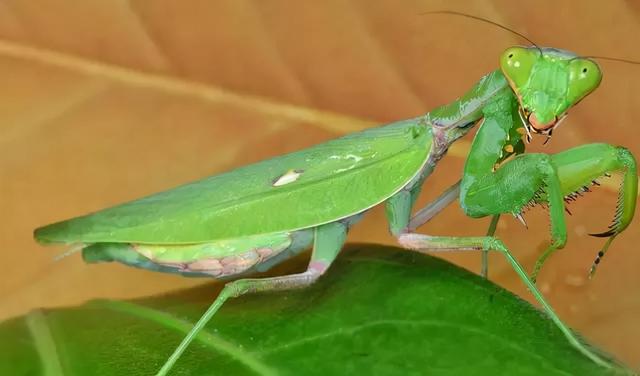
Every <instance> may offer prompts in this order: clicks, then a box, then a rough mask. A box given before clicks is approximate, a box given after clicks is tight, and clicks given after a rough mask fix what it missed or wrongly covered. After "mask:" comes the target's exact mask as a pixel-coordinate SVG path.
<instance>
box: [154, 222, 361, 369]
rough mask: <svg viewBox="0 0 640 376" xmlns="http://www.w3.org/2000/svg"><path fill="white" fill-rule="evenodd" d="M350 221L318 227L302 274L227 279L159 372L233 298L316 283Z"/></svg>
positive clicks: (336, 248)
mask: <svg viewBox="0 0 640 376" xmlns="http://www.w3.org/2000/svg"><path fill="white" fill-rule="evenodd" d="M348 227H349V225H348V224H347V223H343V222H332V223H327V224H325V225H322V226H319V227H317V228H316V229H315V231H314V242H313V252H312V254H311V260H310V261H309V266H308V267H307V270H305V271H304V272H302V273H298V274H291V275H285V276H278V277H271V278H260V279H257V278H247V279H239V280H235V281H232V282H229V283H227V284H226V285H225V286H224V288H223V289H222V291H221V292H220V294H219V295H218V297H217V298H216V299H215V300H214V302H213V303H212V304H211V305H210V306H209V308H208V309H207V311H206V312H205V313H204V314H203V315H202V317H200V319H199V320H198V322H197V323H196V324H195V325H194V326H193V328H192V329H191V331H190V332H189V333H188V334H187V335H186V336H185V337H184V339H183V340H182V342H181V343H180V345H179V346H178V347H177V348H176V349H175V350H174V352H173V353H172V354H171V356H170V357H169V359H168V360H167V361H166V363H165V364H164V365H163V366H162V369H160V371H158V373H157V374H156V375H157V376H161V375H166V374H167V373H168V372H169V370H170V369H171V368H172V367H173V365H174V364H175V362H176V361H177V360H178V359H179V358H180V356H181V355H182V353H183V352H184V351H185V350H186V349H187V347H188V346H189V344H190V343H191V341H193V339H194V338H195V337H196V336H197V335H198V333H199V332H200V331H201V330H202V329H203V328H204V326H205V325H206V324H207V323H208V322H209V320H211V318H212V317H213V316H214V315H215V314H216V312H218V310H219V309H220V307H222V305H223V304H224V303H225V302H226V301H227V300H228V299H229V298H237V297H239V296H241V295H244V294H247V293H252V292H263V291H278V290H291V289H297V288H303V287H306V286H309V285H311V284H312V283H314V282H315V281H316V280H317V279H318V278H320V276H321V275H322V274H324V272H325V271H327V269H328V268H329V266H330V265H331V263H333V261H334V260H335V258H336V256H337V255H338V253H339V252H340V249H341V248H342V246H343V245H344V241H345V239H346V236H347V230H348Z"/></svg>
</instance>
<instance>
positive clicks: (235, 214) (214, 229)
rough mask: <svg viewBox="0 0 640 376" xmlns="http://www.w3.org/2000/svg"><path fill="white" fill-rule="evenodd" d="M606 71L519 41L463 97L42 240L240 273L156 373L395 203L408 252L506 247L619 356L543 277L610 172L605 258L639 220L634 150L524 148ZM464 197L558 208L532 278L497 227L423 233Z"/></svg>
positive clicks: (198, 270)
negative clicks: (271, 272)
mask: <svg viewBox="0 0 640 376" xmlns="http://www.w3.org/2000/svg"><path fill="white" fill-rule="evenodd" d="M601 78H602V73H601V71H600V68H599V67H598V65H597V64H596V63H595V62H594V61H592V60H590V59H587V58H581V57H579V56H577V55H575V54H573V53H571V52H568V51H563V50H558V49H553V48H539V47H537V46H534V47H511V48H508V49H507V50H505V51H504V52H503V54H502V55H501V56H500V68H499V69H498V70H496V71H494V72H491V73H489V74H487V75H486V76H484V77H482V78H481V79H480V80H479V81H478V83H477V84H475V85H474V86H473V87H472V88H471V89H470V90H469V91H468V92H467V93H466V94H464V95H463V96H462V97H460V98H459V99H457V100H455V101H453V102H452V103H450V104H448V105H445V106H441V107H438V108H436V109H434V110H433V111H431V112H429V113H427V114H425V115H423V116H419V117H416V118H413V119H408V120H403V121H398V122H395V123H392V124H389V125H385V126H382V127H378V128H372V129H368V130H365V131H362V132H358V133H354V134H350V135H347V136H344V137H342V138H339V139H336V140H332V141H329V142H326V143H323V144H319V145H316V146H314V147H311V148H308V149H305V150H301V151H298V152H295V153H291V154H287V155H283V156H279V157H275V158H273V159H269V160H266V161H263V162H259V163H256V164H252V165H249V166H246V167H242V168H239V169H236V170H233V171H230V172H227V173H224V174H220V175H216V176H213V177H209V178H206V179H203V180H200V181H197V182H194V183H191V184H187V185H184V186H181V187H178V188H175V189H173V190H169V191H165V192H161V193H158V194H155V195H152V196H148V197H145V198H142V199H139V200H136V201H132V202H129V203H125V204H122V205H119V206H115V207H113V208H108V209H104V210H102V211H99V212H96V213H93V214H89V215H86V216H83V217H78V218H74V219H70V220H67V221H63V222H58V223H55V224H52V225H49V226H45V227H41V228H39V229H37V230H36V231H35V238H36V239H37V240H38V241H39V242H41V243H44V244H51V243H64V244H80V245H81V247H82V253H83V257H84V259H85V260H86V261H88V262H101V261H118V262H121V263H124V264H127V265H131V266H135V267H141V268H146V269H150V270H156V271H161V272H173V273H181V274H187V275H200V276H206V277H212V278H216V279H234V280H233V281H231V282H228V283H227V284H226V285H225V287H224V289H223V290H222V292H221V293H220V294H219V296H218V297H217V298H216V299H215V301H214V302H213V303H212V305H211V306H210V307H209V309H208V310H207V311H206V312H205V313H204V314H203V316H202V317H201V318H200V320H199V321H198V322H197V323H196V325H195V326H194V327H193V329H192V330H191V331H190V332H189V333H188V334H187V336H186V337H185V338H184V340H183V341H182V343H181V344H180V345H179V346H178V347H177V348H176V349H175V351H174V352H173V354H172V355H171V356H170V357H169V358H168V360H167V361H166V363H165V364H164V365H163V367H162V368H161V369H160V371H159V372H158V375H166V374H168V373H169V372H170V370H171V368H172V367H173V366H174V364H175V363H176V361H177V360H178V359H179V358H180V356H181V354H182V353H183V352H184V351H185V350H186V349H187V347H188V345H189V344H190V342H191V341H192V340H193V339H194V338H195V336H197V334H198V333H199V332H200V331H201V330H202V328H203V327H204V326H205V325H206V324H207V323H208V322H209V321H210V320H211V318H212V317H213V316H214V315H215V313H216V312H217V311H218V310H219V309H220V307H221V306H222V305H223V304H224V302H225V301H226V300H228V299H229V298H232V297H238V296H241V295H244V294H247V293H252V292H259V291H275V290H287V289H293V288H302V287H305V286H308V285H310V284H312V283H313V282H315V281H316V280H317V279H318V278H320V277H321V276H322V275H323V274H324V273H325V272H326V271H327V270H328V269H329V267H330V266H331V263H332V262H333V261H334V259H335V258H336V256H337V255H338V253H339V251H340V249H341V248H342V246H343V244H344V242H345V240H346V237H347V233H348V231H349V229H350V228H351V227H352V226H353V225H355V224H356V223H357V222H358V220H360V219H361V217H362V216H363V215H364V214H366V212H367V211H368V210H369V209H371V208H372V207H374V206H376V205H379V204H384V205H385V208H386V214H387V218H388V222H389V230H390V232H391V233H392V234H393V235H394V236H395V237H396V238H397V239H398V242H399V243H400V244H401V245H402V246H403V247H405V248H407V249H410V250H414V251H417V252H433V251H449V250H461V251H476V252H483V253H484V254H486V252H487V251H495V252H498V253H500V254H502V255H503V256H504V257H505V258H506V259H507V260H508V261H509V263H510V264H511V266H512V267H513V268H514V270H515V271H516V273H517V274H518V275H519V276H520V278H521V279H522V281H523V282H524V283H525V285H526V286H527V287H528V288H529V290H530V291H531V292H532V294H533V295H534V297H535V298H536V299H537V300H538V302H539V303H540V304H541V306H542V308H543V309H544V311H545V312H546V313H547V315H548V316H549V317H550V318H551V319H552V320H553V321H554V322H555V323H556V324H557V326H558V328H559V329H560V330H561V331H562V332H563V333H564V334H565V336H566V337H567V339H568V340H569V341H570V342H571V343H572V344H573V345H574V347H575V348H576V349H577V350H578V351H580V352H582V353H583V354H584V355H585V356H587V357H589V358H590V359H592V360H593V361H594V362H596V363H597V364H600V365H602V366H603V367H609V366H610V365H609V363H608V362H607V361H606V360H604V359H602V358H601V357H600V356H599V355H597V354H596V353H594V352H593V351H592V350H590V349H589V348H588V347H587V346H585V345H584V344H583V343H582V342H581V341H580V340H579V339H578V338H577V337H576V335H575V334H574V333H573V332H572V331H571V330H570V329H569V328H568V327H567V326H566V325H565V324H564V323H563V322H562V321H561V320H560V318H559V317H558V315H557V314H556V313H555V312H554V310H553V309H552V307H551V306H550V305H549V304H548V303H547V302H546V300H545V298H544V297H543V295H542V294H541V293H540V291H539V290H538V288H537V287H536V285H535V276H536V274H537V272H538V271H539V270H540V268H541V267H542V266H543V265H544V262H545V261H546V260H547V258H548V257H549V256H550V255H552V254H553V253H554V252H555V251H557V250H558V249H561V248H562V247H564V245H565V243H566V241H567V230H566V224H565V213H564V210H565V208H564V200H565V199H567V198H569V197H573V195H574V194H575V192H579V191H580V190H582V189H583V187H585V186H587V185H590V184H592V182H593V181H594V180H595V179H597V178H599V177H601V176H603V175H606V174H608V173H610V172H614V171H620V172H622V173H623V182H622V185H621V187H620V190H619V200H618V208H617V210H616V214H615V217H614V220H613V222H612V225H611V226H610V228H609V230H607V231H605V232H603V233H601V234H596V236H601V237H607V238H608V239H607V241H606V243H605V245H604V247H603V249H602V251H601V254H600V255H599V257H601V256H602V255H604V252H606V250H607V249H608V248H609V246H610V244H611V242H612V241H613V239H614V238H615V237H617V236H618V235H619V234H620V233H622V232H623V231H624V230H625V229H626V228H627V226H628V225H629V223H630V222H631V221H632V218H633V215H634V211H635V205H636V197H637V183H638V179H637V166H636V161H635V158H634V157H633V155H632V154H631V153H630V152H629V151H628V150H627V149H625V148H623V147H616V146H612V145H608V144H603V143H597V144H588V145H583V146H579V147H575V148H572V149H569V150H566V151H564V152H561V153H558V154H554V155H547V154H541V153H535V154H533V153H530V154H526V153H524V151H525V147H526V143H527V142H529V141H530V140H531V139H532V138H533V137H539V136H541V137H550V136H551V135H552V133H553V132H554V130H556V129H557V127H558V126H559V125H560V123H561V122H562V121H563V120H564V119H565V118H566V113H567V110H568V109H569V108H571V107H572V106H574V105H576V104H577V103H578V102H579V101H580V100H581V99H583V98H584V97H585V96H587V95H588V94H589V93H591V92H592V91H593V90H595V89H596V88H597V87H598V85H599V83H600V81H601ZM475 128H477V133H476V135H475V138H474V140H473V142H472V146H471V150H470V152H469V155H468V158H467V161H466V164H465V167H464V173H463V176H462V179H461V180H460V182H459V183H457V184H455V185H454V186H452V187H451V188H450V189H448V190H447V191H445V192H444V193H443V194H442V195H441V196H439V197H438V198H437V199H436V200H435V201H434V202H433V203H431V204H429V205H428V206H427V207H426V208H424V209H422V210H420V211H418V212H417V214H416V215H415V216H413V217H412V212H413V206H414V204H415V201H416V199H417V197H418V195H419V193H420V190H421V188H422V186H423V183H424V182H425V180H426V178H427V177H428V176H430V174H431V173H432V172H433V171H434V169H435V167H436V165H437V162H438V161H439V160H440V159H441V158H443V157H444V156H445V154H446V152H447V149H448V148H449V146H450V145H451V144H453V143H454V142H455V141H456V140H458V139H459V138H460V137H462V136H464V135H465V134H467V133H468V132H469V131H471V130H472V129H475ZM456 198H459V201H460V205H461V207H462V209H463V210H464V212H465V214H467V215H468V216H470V217H473V218H480V217H485V216H492V217H493V219H494V221H496V220H497V218H498V216H499V215H501V214H512V215H514V216H515V217H516V218H518V219H519V220H520V221H524V219H523V217H522V214H521V213H522V210H523V209H524V208H526V207H528V206H531V205H544V206H547V207H548V209H549V215H550V219H551V242H550V244H549V246H548V247H547V249H546V250H545V251H544V253H543V254H542V255H541V256H540V258H539V259H538V262H537V263H536V267H535V269H534V271H533V273H532V274H531V276H529V275H528V274H527V272H526V271H525V270H524V268H523V267H522V266H521V265H520V263H519V262H518V261H517V260H516V259H515V257H513V255H512V253H511V251H510V250H509V249H508V248H507V247H506V246H505V245H504V243H502V242H501V241H500V240H499V239H498V238H496V237H494V236H493V233H492V232H493V231H490V232H489V235H487V236H475V237H446V236H429V235H424V234H420V233H417V232H416V229H417V228H418V227H419V226H420V225H422V224H423V223H425V222H426V221H428V220H429V219H430V218H432V217H433V216H435V215H436V214H437V213H438V212H439V211H440V210H442V209H443V208H444V207H445V206H447V205H448V204H449V203H451V202H453V201H454V200H455V199H456ZM309 247H311V248H312V249H313V250H312V254H311V259H310V262H309V264H308V268H307V269H306V271H304V272H302V273H299V274H292V275H285V276H277V277H271V278H264V279H251V278H244V276H245V275H247V274H250V273H251V272H254V271H264V270H267V269H269V268H271V267H272V266H274V265H276V264H279V263H281V262H283V261H284V260H286V259H288V258H291V257H293V256H295V255H297V254H298V253H300V252H302V251H304V250H306V249H308V248H309ZM599 260H600V258H598V259H596V263H597V262H599ZM241 277H242V278H241ZM237 278H241V279H237Z"/></svg>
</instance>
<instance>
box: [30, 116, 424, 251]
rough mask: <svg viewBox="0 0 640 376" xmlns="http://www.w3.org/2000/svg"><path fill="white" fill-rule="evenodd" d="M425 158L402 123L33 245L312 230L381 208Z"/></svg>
mask: <svg viewBox="0 0 640 376" xmlns="http://www.w3.org/2000/svg"><path fill="white" fill-rule="evenodd" d="M430 150H431V131H430V128H427V127H426V126H425V125H424V123H423V122H421V121H420V118H416V119H411V120H406V121H402V122H398V123H393V124H390V125H387V126H383V127H378V128H372V129H368V130H365V131H362V132H358V133H354V134H350V135H347V136H344V137H342V138H338V139H335V140H332V141H329V142H326V143H323V144H319V145H316V146H314V147H311V148H308V149H304V150H301V151H298V152H295V153H291V154H286V155H283V156H279V157H276V158H273V159H269V160H266V161H262V162H259V163H255V164H252V165H248V166H245V167H242V168H238V169H235V170H232V171H229V172H227V173H223V174H220V175H215V176H212V177H208V178H205V179H202V180H199V181H196V182H193V183H190V184H187V185H183V186H180V187H177V188H174V189H171V190H168V191H165V192H161V193H157V194H154V195H151V196H148V197H145V198H142V199H138V200H135V201H131V202H128V203H124V204H121V205H118V206H115V207H112V208H107V209H104V210H101V211H98V212H96V213H93V214H89V215H85V216H82V217H77V218H73V219H69V220H66V221H62V222H58V223H54V224H52V225H48V226H45V227H42V228H39V229H37V230H36V232H35V237H36V239H37V240H39V241H41V242H43V243H100V242H115V243H141V244H145V243H146V244H184V243H203V242H210V241H213V240H218V239H228V238H236V237H242V236H249V235H255V234H264V233H271V232H281V231H291V230H296V229H301V228H308V227H313V226H316V225H319V224H322V223H327V222H331V221H335V220H338V219H341V218H345V217H348V216H350V215H353V214H356V213H359V212H362V211H363V210H365V209H367V208H369V207H371V206H373V205H376V204H378V203H380V202H382V201H384V200H385V199H386V198H388V197H390V196H391V195H393V194H394V193H395V192H397V191H398V190H399V189H401V188H402V187H403V186H405V185H406V184H407V183H408V182H409V181H410V180H411V178H412V177H414V176H415V175H416V174H417V173H418V172H419V171H420V169H421V167H422V166H423V165H424V163H425V161H426V160H427V157H428V155H429V151H430Z"/></svg>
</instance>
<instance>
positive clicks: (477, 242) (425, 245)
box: [398, 233, 612, 368]
mask: <svg viewBox="0 0 640 376" xmlns="http://www.w3.org/2000/svg"><path fill="white" fill-rule="evenodd" d="M398 241H399V243H400V244H401V245H402V246H403V247H405V248H408V249H411V250H414V251H417V252H420V253H428V252H433V251H436V252H437V251H482V252H486V251H497V252H500V253H501V254H502V255H503V256H504V257H505V258H506V259H507V261H509V263H510V264H511V266H512V267H513V269H514V270H515V271H516V273H517V274H518V276H519V277H520V279H521V280H522V281H523V282H524V284H525V285H526V286H527V288H528V289H529V291H531V293H532V294H533V296H534V297H535V298H536V300H537V301H538V302H539V303H540V305H541V306H542V308H543V309H544V311H545V312H546V313H547V315H548V316H549V318H551V320H552V321H553V322H554V323H555V324H556V326H557V327H558V328H559V329H560V331H562V333H563V334H564V335H565V337H566V338H567V339H568V341H569V342H570V343H571V344H572V345H573V346H574V347H575V348H576V349H577V350H578V351H580V352H581V353H582V354H584V355H585V356H586V357H588V358H589V359H591V360H592V361H594V362H595V363H597V364H598V365H600V366H603V367H606V368H611V366H612V364H611V362H610V361H608V360H606V359H603V358H602V357H601V356H599V355H598V354H596V353H595V352H593V351H592V350H590V349H589V347H588V346H587V345H585V344H584V343H582V342H581V341H580V340H579V339H578V337H577V336H576V335H575V334H574V333H573V331H572V330H571V329H570V328H569V327H568V326H567V325H565V323H564V322H562V320H560V317H558V315H557V314H556V313H555V311H554V310H553V308H551V305H550V304H549V303H548V302H547V301H546V299H545V298H544V296H543V295H542V293H541V292H540V290H538V288H537V287H536V285H535V283H534V282H533V281H532V280H531V279H529V277H528V276H527V272H526V271H525V270H524V268H523V267H522V265H520V263H519V262H518V261H517V260H516V259H515V257H513V255H512V254H511V252H510V251H509V249H507V247H506V246H505V245H504V243H503V242H502V241H500V240H499V239H497V238H495V237H492V236H480V237H460V238H456V237H440V236H429V235H422V234H415V233H404V234H401V235H399V236H398Z"/></svg>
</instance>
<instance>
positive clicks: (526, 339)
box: [0, 245, 629, 376]
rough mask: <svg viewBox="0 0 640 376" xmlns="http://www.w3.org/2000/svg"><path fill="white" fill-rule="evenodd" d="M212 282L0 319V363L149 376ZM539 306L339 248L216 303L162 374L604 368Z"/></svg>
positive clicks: (404, 258) (448, 270)
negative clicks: (295, 273) (315, 275)
mask: <svg viewBox="0 0 640 376" xmlns="http://www.w3.org/2000/svg"><path fill="white" fill-rule="evenodd" d="M217 291H219V285H215V288H211V286H205V287H203V288H197V289H191V290H186V291H181V292H179V293H176V294H173V295H168V296H162V297H153V298H148V299H143V300H136V301H128V302H125V301H93V302H90V303H87V304H85V305H83V306H80V307H74V308H68V309H60V310H47V311H34V312H32V313H30V314H28V315H26V316H24V317H21V318H15V319H12V320H9V321H5V322H4V323H3V324H2V325H0V375H47V376H50V375H51V376H53V375H150V374H153V373H154V372H155V371H157V369H158V368H159V367H160V366H161V365H162V363H163V362H164V360H165V359H166V357H167V356H168V355H169V354H170V352H171V351H172V350H173V349H174V347H175V346H176V345H177V344H178V342H179V341H180V340H181V339H182V337H183V336H184V334H185V333H186V332H187V331H188V330H189V329H190V328H191V325H192V323H193V322H194V321H195V320H197V319H198V317H199V316H200V315H201V314H202V313H203V311H204V310H205V309H206V307H207V306H208V304H210V303H211V301H212V300H213V298H214V297H215V296H216V293H217ZM625 372H629V371H625V370H624V369H622V368H615V369H612V370H608V371H607V370H605V369H603V368H601V367H599V366H597V365H595V364H593V363H592V362H591V361H590V360H588V359H586V358H585V357H584V356H582V355H581V354H580V353H579V352H577V351H576V350H574V349H573V348H572V347H571V345H569V344H568V343H567V341H566V339H565V337H564V336H563V335H562V334H561V333H560V331H559V330H558V329H557V328H556V327H555V325H554V324H553V323H552V322H551V321H550V320H548V319H547V318H546V316H545V315H544V314H542V313H541V312H540V311H538V310H537V309H535V308H534V307H532V306H531V305H529V304H528V303H527V302H525V301H523V300H521V299H519V298H518V297H516V296H514V295H513V294H511V293H509V292H508V291H506V290H503V289H502V288H500V287H498V286H496V285H494V284H492V283H491V282H489V281H486V280H483V279H482V278H480V277H478V276H476V275H475V274H472V273H470V272H468V271H466V270H463V269H461V268H458V267H456V266H454V265H452V264H449V263H447V262H445V261H443V260H440V259H437V258H434V257H429V256H424V255H419V254H415V253H410V252H405V251H398V249H396V248H391V247H383V246H373V245H357V246H351V247H348V249H347V250H346V251H345V252H343V254H342V255H341V257H339V259H338V260H337V261H336V263H335V264H334V265H333V266H332V267H331V269H330V272H328V274H327V275H326V276H324V277H323V278H322V279H321V280H320V281H319V282H318V283H317V284H315V285H313V286H312V287H310V288H307V289H303V290H297V291H292V292H285V293H263V294H255V295H249V296H245V297H242V298H238V299H235V300H232V301H230V302H228V303H227V304H226V305H225V306H224V307H223V308H222V309H221V310H220V312H219V313H218V315H216V316H215V317H214V318H213V320H212V321H211V322H210V323H209V325H208V326H207V330H206V333H204V334H201V335H200V336H199V337H198V339H197V340H196V341H195V342H194V343H193V344H192V345H191V347H190V348H189V349H188V350H187V352H186V354H185V355H184V356H183V357H182V358H181V359H180V360H179V361H178V363H177V365H176V367H175V368H174V370H173V373H172V374H173V375H434V376H438V375H443V376H445V375H452V376H453V375H565V376H567V375H581V376H586V375H613V374H624V373H625Z"/></svg>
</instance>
